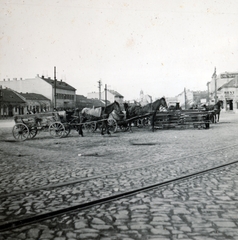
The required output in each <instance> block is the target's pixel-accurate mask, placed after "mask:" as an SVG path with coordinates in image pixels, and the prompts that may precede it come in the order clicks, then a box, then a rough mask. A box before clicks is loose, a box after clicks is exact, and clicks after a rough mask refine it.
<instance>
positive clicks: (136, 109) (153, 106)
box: [124, 97, 168, 131]
mask: <svg viewBox="0 0 238 240" xmlns="http://www.w3.org/2000/svg"><path fill="white" fill-rule="evenodd" d="M124 106H125V105H124ZM161 106H162V107H164V108H166V109H167V108H168V106H167V103H166V101H165V98H164V97H162V98H160V99H157V100H156V101H154V102H153V103H149V104H147V105H145V106H143V107H141V106H138V105H133V106H131V107H128V108H125V110H126V116H127V118H133V117H136V116H140V115H145V114H147V113H153V114H152V121H151V126H152V131H154V119H155V116H156V112H157V110H158V109H159V108H160V107H161ZM129 128H130V131H131V122H129Z"/></svg>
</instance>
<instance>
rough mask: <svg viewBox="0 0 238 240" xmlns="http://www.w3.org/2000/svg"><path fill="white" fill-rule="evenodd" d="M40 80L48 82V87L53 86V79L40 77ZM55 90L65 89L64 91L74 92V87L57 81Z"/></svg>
mask: <svg viewBox="0 0 238 240" xmlns="http://www.w3.org/2000/svg"><path fill="white" fill-rule="evenodd" d="M41 79H43V80H45V81H46V82H48V83H49V84H50V85H52V86H53V87H54V84H55V80H54V79H51V78H45V77H41ZM56 88H59V89H65V90H71V91H75V90H76V89H75V88H74V87H72V86H70V85H69V84H68V83H66V82H64V81H58V80H56Z"/></svg>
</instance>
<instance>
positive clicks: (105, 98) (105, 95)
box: [104, 84, 107, 107]
mask: <svg viewBox="0 0 238 240" xmlns="http://www.w3.org/2000/svg"><path fill="white" fill-rule="evenodd" d="M104 90H105V107H107V84H105V89H104Z"/></svg>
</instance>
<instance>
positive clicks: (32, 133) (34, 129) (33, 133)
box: [27, 127, 38, 139]
mask: <svg viewBox="0 0 238 240" xmlns="http://www.w3.org/2000/svg"><path fill="white" fill-rule="evenodd" d="M37 132H38V130H37V127H31V128H30V129H29V135H28V137H27V138H29V139H31V138H34V137H35V136H36V134H37Z"/></svg>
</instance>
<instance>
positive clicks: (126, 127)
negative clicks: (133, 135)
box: [119, 124, 129, 132]
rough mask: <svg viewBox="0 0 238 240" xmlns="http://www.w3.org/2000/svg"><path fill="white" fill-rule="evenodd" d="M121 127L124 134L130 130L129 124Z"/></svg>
mask: <svg viewBox="0 0 238 240" xmlns="http://www.w3.org/2000/svg"><path fill="white" fill-rule="evenodd" d="M119 127H120V129H121V131H122V132H126V131H128V129H129V126H128V124H122V125H119Z"/></svg>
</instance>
